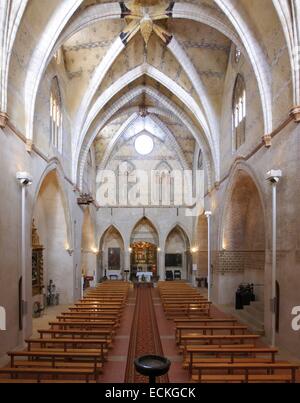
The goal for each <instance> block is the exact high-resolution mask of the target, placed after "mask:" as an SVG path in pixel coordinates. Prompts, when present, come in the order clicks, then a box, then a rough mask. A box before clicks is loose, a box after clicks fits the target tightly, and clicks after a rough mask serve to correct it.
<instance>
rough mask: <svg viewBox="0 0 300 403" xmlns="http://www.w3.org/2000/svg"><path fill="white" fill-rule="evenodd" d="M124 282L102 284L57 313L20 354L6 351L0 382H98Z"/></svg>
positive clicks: (115, 326) (115, 327)
mask: <svg viewBox="0 0 300 403" xmlns="http://www.w3.org/2000/svg"><path fill="white" fill-rule="evenodd" d="M128 290H129V284H128V283H125V282H118V281H106V282H104V283H101V284H99V285H98V286H97V288H95V289H91V290H89V291H88V292H87V294H86V296H85V297H84V298H83V299H81V300H80V301H78V302H77V303H75V304H74V305H73V306H70V307H69V308H68V310H67V311H66V312H62V313H61V314H60V315H58V316H57V317H56V320H55V321H50V322H49V328H48V329H38V330H37V333H38V335H39V337H38V338H29V339H27V340H25V343H26V345H27V348H26V349H25V350H23V351H11V352H8V356H9V357H10V366H9V367H5V368H0V383H35V382H38V383H83V382H84V383H85V382H87V383H88V382H92V383H95V382H98V381H99V376H100V374H101V373H102V371H103V365H104V363H105V361H106V360H107V355H108V352H109V349H110V348H111V347H112V343H113V340H114V336H115V335H116V332H117V331H118V327H119V326H120V321H121V318H122V313H123V309H124V307H125V305H126V301H127V297H128Z"/></svg>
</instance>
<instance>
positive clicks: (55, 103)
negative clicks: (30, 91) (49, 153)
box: [50, 77, 62, 152]
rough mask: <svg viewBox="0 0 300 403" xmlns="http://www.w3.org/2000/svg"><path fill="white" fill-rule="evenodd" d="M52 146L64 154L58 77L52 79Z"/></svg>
mask: <svg viewBox="0 0 300 403" xmlns="http://www.w3.org/2000/svg"><path fill="white" fill-rule="evenodd" d="M50 131H51V144H52V145H53V147H55V148H56V149H57V150H58V151H59V152H62V105H61V95H60V89H59V84H58V79H57V77H54V78H53V79H52V84H51V92H50Z"/></svg>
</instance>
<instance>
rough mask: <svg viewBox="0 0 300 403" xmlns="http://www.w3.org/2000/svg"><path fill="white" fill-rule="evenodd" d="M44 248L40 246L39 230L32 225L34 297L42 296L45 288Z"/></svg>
mask: <svg viewBox="0 0 300 403" xmlns="http://www.w3.org/2000/svg"><path fill="white" fill-rule="evenodd" d="M43 251H44V247H43V245H41V244H40V239H39V235H38V232H37V228H36V226H35V223H34V221H33V223H32V295H33V296H35V295H40V294H42V293H43V288H44V278H43V274H44V257H43Z"/></svg>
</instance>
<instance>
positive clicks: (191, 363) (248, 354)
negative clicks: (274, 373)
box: [183, 345, 278, 373]
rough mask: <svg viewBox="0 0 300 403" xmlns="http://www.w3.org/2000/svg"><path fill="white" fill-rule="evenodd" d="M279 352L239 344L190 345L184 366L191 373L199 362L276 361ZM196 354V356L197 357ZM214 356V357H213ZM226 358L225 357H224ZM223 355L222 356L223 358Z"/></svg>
mask: <svg viewBox="0 0 300 403" xmlns="http://www.w3.org/2000/svg"><path fill="white" fill-rule="evenodd" d="M277 353H278V349H276V348H268V347H266V348H245V347H242V345H241V346H237V347H235V348H226V347H225V346H223V347H220V348H214V347H212V346H211V347H204V348H201V347H195V346H188V347H187V348H186V350H185V356H184V362H183V366H184V367H185V368H189V371H190V373H192V369H193V368H194V367H195V365H196V364H198V363H218V361H219V362H220V363H222V361H223V363H224V362H225V363H234V362H235V361H237V360H240V361H243V362H245V361H248V362H275V356H276V354H277ZM261 355H263V356H269V359H267V360H266V359H263V360H262V359H257V356H261ZM195 356H196V358H195ZM207 356H210V357H209V358H208V357H207ZM211 356H214V358H211ZM224 356H225V357H226V358H223V357H224ZM221 357H222V358H221Z"/></svg>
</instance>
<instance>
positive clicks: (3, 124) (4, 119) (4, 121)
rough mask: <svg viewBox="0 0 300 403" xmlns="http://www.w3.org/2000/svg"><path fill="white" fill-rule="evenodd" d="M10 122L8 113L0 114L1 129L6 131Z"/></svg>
mask: <svg viewBox="0 0 300 403" xmlns="http://www.w3.org/2000/svg"><path fill="white" fill-rule="evenodd" d="M7 122H8V114H7V113H6V112H0V127H1V129H4V128H5V127H6V125H7Z"/></svg>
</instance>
